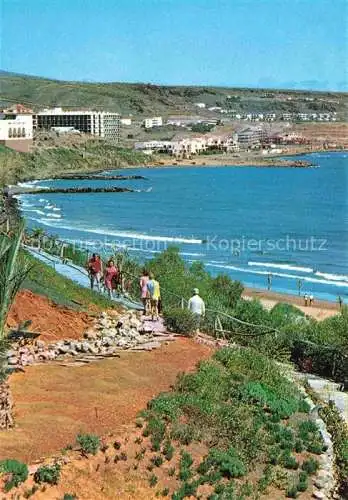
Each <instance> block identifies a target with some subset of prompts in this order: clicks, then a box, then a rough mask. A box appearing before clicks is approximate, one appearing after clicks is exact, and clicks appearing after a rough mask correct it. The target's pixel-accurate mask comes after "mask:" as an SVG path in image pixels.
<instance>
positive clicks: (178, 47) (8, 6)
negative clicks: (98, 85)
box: [0, 0, 348, 90]
mask: <svg viewBox="0 0 348 500" xmlns="http://www.w3.org/2000/svg"><path fill="white" fill-rule="evenodd" d="M0 3H1V2H0ZM1 21H2V34H1V42H2V44H1V53H0V56H1V60H0V66H1V68H2V69H4V70H7V71H15V72H19V73H27V74H33V75H39V76H47V77H52V78H59V79H65V80H85V81H86V80H87V81H132V82H134V81H138V82H139V81H141V82H152V83H162V84H207V85H208V84H209V85H229V86H255V87H257V86H263V87H282V88H312V89H331V90H346V89H347V83H346V82H345V80H347V78H346V76H347V64H346V60H347V56H348V51H347V26H346V23H347V1H346V0H93V1H92V0H2V12H1Z"/></svg>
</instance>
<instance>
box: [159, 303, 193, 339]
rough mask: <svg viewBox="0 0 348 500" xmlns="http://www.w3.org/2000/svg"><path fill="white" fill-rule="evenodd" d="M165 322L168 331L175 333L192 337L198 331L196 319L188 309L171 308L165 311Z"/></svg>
mask: <svg viewBox="0 0 348 500" xmlns="http://www.w3.org/2000/svg"><path fill="white" fill-rule="evenodd" d="M164 320H165V323H166V325H167V327H168V329H169V330H170V331H172V332H175V333H182V334H183V335H187V336H190V335H193V334H194V332H195V330H196V329H197V322H196V318H195V317H194V315H193V314H192V313H191V311H189V310H188V309H181V308H180V307H171V308H170V309H167V310H164Z"/></svg>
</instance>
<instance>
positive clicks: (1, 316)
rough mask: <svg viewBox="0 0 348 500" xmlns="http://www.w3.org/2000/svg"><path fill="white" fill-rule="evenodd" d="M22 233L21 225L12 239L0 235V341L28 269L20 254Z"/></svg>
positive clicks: (22, 227) (22, 226)
mask: <svg viewBox="0 0 348 500" xmlns="http://www.w3.org/2000/svg"><path fill="white" fill-rule="evenodd" d="M23 232H24V225H23V224H21V225H20V226H19V227H18V229H17V230H16V232H15V234H14V235H13V236H12V237H8V236H6V235H0V341H1V340H3V339H4V336H5V324H6V319H7V315H8V312H9V309H10V307H11V304H12V302H13V300H14V298H15V296H16V294H17V292H18V290H19V288H20V286H21V284H22V283H23V281H24V279H25V277H26V276H27V274H28V272H29V270H30V268H29V265H28V263H27V261H26V259H25V257H24V256H22V255H21V254H20V245H21V240H22V236H23Z"/></svg>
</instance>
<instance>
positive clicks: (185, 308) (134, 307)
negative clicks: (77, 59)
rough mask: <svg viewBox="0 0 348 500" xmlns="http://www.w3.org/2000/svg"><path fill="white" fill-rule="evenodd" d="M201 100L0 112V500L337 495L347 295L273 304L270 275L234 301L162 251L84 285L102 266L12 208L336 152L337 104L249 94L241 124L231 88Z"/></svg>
mask: <svg viewBox="0 0 348 500" xmlns="http://www.w3.org/2000/svg"><path fill="white" fill-rule="evenodd" d="M72 85H73V84H72ZM63 87H64V86H63ZM69 89H70V87H69ZM144 89H145V90H146V92H147V91H149V86H147V85H144ZM150 90H153V89H152V88H151V86H150ZM156 90H157V91H158V88H156ZM69 92H72V95H73V91H70V90H69ZM165 92H169V91H168V89H166V88H164V89H161V90H160V95H161V96H162V94H163V93H165ZM180 92H181V90H180ZM191 92H192V93H194V91H193V90H192V89H191ZM250 93H251V94H253V92H251V91H250ZM206 94H207V95H208V96H210V97H209V98H207V99H206V101H201V100H198V101H197V100H196V96H193V97H192V98H190V101H189V102H187V101H185V103H184V104H182V105H181V106H177V108H176V109H173V107H171V108H169V107H168V110H167V112H166V113H162V114H159V113H157V111H158V109H154V110H153V113H150V112H149V111H151V110H149V109H147V110H146V112H139V113H136V112H134V110H132V111H133V112H130V111H131V110H128V112H126V111H122V110H121V109H117V107H118V105H119V104H118V103H122V100H120V101H118V102H117V103H116V104H115V105H114V106H112V105H110V104H109V105H107V104H105V105H100V104H98V105H97V104H95V105H94V104H93V103H92V104H91V103H89V105H88V106H87V105H81V104H80V103H79V102H78V99H77V98H76V101H77V102H76V104H74V105H71V103H67V102H64V100H63V101H62V103H61V104H60V103H57V104H54V103H51V102H48V103H47V105H43V104H42V103H39V102H35V98H33V97H32V98H31V99H29V98H28V99H29V100H26V99H25V96H22V98H21V99H20V98H18V99H9V96H8V95H7V96H5V97H6V98H3V101H1V103H2V104H1V107H2V111H1V113H0V161H1V164H0V173H1V176H0V186H1V189H2V196H1V199H0V298H1V308H0V320H1V322H0V490H1V493H0V498H1V499H2V498H4V499H7V498H8V499H11V500H14V499H16V500H17V499H20V500H21V499H24V498H33V499H34V500H35V499H37V500H45V499H48V500H97V499H98V500H99V499H101V500H110V499H111V500H113V499H116V498H121V499H127V500H128V499H134V500H145V499H146V500H147V499H150V500H151V499H153V500H155V499H156V498H159V497H161V498H171V499H172V500H183V499H185V498H188V499H194V498H201V499H206V500H208V499H209V500H244V499H248V498H250V499H260V500H267V499H270V500H280V499H286V498H299V499H300V500H309V499H311V498H314V499H317V500H330V499H335V500H343V499H346V498H348V395H347V389H348V343H347V332H348V313H347V306H346V305H345V303H344V300H343V299H342V297H339V300H338V301H337V302H329V301H323V300H319V299H317V297H315V299H313V297H312V296H310V298H308V297H307V294H305V295H304V296H302V295H301V289H300V286H299V294H298V295H286V294H283V293H277V292H276V291H275V290H273V289H272V273H270V272H269V273H268V274H267V279H268V290H261V289H249V288H245V287H244V286H243V284H242V283H240V282H239V281H235V280H232V279H231V278H230V277H229V276H227V275H217V276H214V275H212V274H210V273H209V272H207V270H206V269H203V268H202V267H201V266H200V264H199V263H197V262H196V263H192V262H191V263H190V262H187V261H185V260H183V258H182V256H181V254H180V252H179V250H178V249H176V248H172V247H170V248H168V249H167V250H165V251H163V252H157V253H154V256H153V258H151V259H148V260H146V261H145V263H144V262H142V261H140V260H137V259H135V258H132V257H131V256H130V255H129V254H128V253H127V249H122V248H121V249H118V248H107V252H108V258H107V260H106V258H105V255H103V256H102V259H101V260H100V264H99V266H100V267H98V269H96V272H95V273H94V268H93V265H94V264H95V262H96V259H97V257H98V255H94V254H92V253H91V252H89V251H86V252H85V251H84V252H82V251H80V250H76V248H75V247H74V246H73V245H72V244H71V242H70V241H69V240H68V239H67V240H63V239H62V240H60V239H59V237H58V236H55V235H52V234H50V233H49V232H48V231H47V232H46V231H45V230H44V229H43V228H41V227H38V228H32V229H24V225H23V215H21V213H20V207H21V201H20V199H19V200H18V196H20V195H21V194H23V193H25V194H26V195H27V196H31V194H34V195H35V193H36V194H39V195H40V196H45V195H47V194H50V193H55V194H58V193H59V194H61V195H63V196H66V195H67V196H75V195H76V196H80V195H79V194H77V193H85V194H87V195H88V196H90V195H91V196H92V195H93V194H92V193H100V195H101V196H104V194H105V193H107V192H108V193H112V196H114V194H113V193H115V197H116V199H117V197H118V196H124V195H123V193H126V192H131V193H134V195H135V196H138V194H137V193H139V189H133V188H132V187H127V188H124V187H122V186H120V185H117V186H114V185H112V186H111V187H110V186H107V187H96V188H92V187H90V185H89V184H88V183H89V182H90V183H91V184H92V182H93V181H98V182H102V181H107V182H108V183H110V182H112V184H113V182H114V181H117V182H121V181H124V180H127V181H128V182H129V183H130V185H131V183H132V182H133V181H137V180H144V181H146V177H145V175H146V170H145V169H144V176H142V175H138V174H137V175H127V172H126V170H125V171H124V173H123V172H122V173H120V172H117V175H110V174H109V173H108V172H105V171H106V170H114V169H115V168H127V167H134V166H139V167H147V168H149V167H159V168H161V167H162V166H167V165H169V166H175V167H178V168H181V167H182V168H183V170H184V167H185V166H200V165H207V166H210V165H213V166H222V167H223V166H227V165H236V166H238V165H241V166H243V165H245V166H248V165H257V166H260V167H262V166H267V167H274V168H277V167H284V166H289V167H300V168H302V167H310V166H311V165H313V163H315V162H313V163H312V160H310V161H307V160H306V161H304V160H298V159H296V158H295V159H290V160H288V159H287V156H291V155H296V154H301V153H312V152H323V151H324V152H325V153H326V152H329V153H331V152H337V151H338V152H341V153H344V152H345V151H346V150H347V149H348V142H347V123H346V122H345V114H344V112H343V111H342V109H343V107H344V106H343V105H342V102H343V101H344V100H345V96H340V95H339V94H335V95H330V94H328V95H327V94H326V93H325V94H321V93H313V95H312V94H311V93H306V94H305V95H301V93H298V94H297V93H291V94H290V93H288V94H287V93H285V91H284V93H283V92H281V91H279V92H278V93H276V92H272V91H263V90H260V91H259V92H258V97H257V99H258V100H259V101H260V102H264V100H267V102H268V107H270V106H271V107H272V106H274V110H272V109H273V108H272V109H271V110H269V111H262V110H260V111H259V110H256V111H254V108H253V107H251V106H250V109H244V110H243V112H242V111H241V110H240V109H239V108H240V106H239V107H238V103H239V100H240V96H239V95H237V94H236V95H235V94H234V93H233V90H232V89H231V91H229V92H228V93H227V91H226V92H225V94H224V97H223V98H221V99H220V100H217V98H216V96H215V94H213V91H211V94H209V92H206ZM161 98H162V97H161ZM340 99H342V102H341V101H340ZM212 100H215V102H212ZM57 101H58V100H57ZM220 101H221V102H220ZM257 102H258V101H257ZM294 103H295V104H294ZM45 104H46V103H45ZM120 106H121V104H120ZM279 108H285V109H283V110H282V109H279ZM289 108H290V109H292V108H294V111H292V112H290V111H289ZM302 108H303V109H302ZM314 171H315V170H313V172H314ZM185 173H186V172H183V175H185ZM258 173H260V172H258ZM267 173H268V172H267ZM277 173H278V172H277ZM299 173H300V174H302V173H307V172H299ZM43 178H46V179H54V178H55V179H59V180H62V181H64V180H65V181H70V180H73V181H75V182H76V183H77V184H79V181H81V186H79V185H78V186H77V187H73V188H72V187H68V188H64V187H58V188H52V187H51V186H48V187H45V188H43V187H40V185H39V186H36V182H37V181H39V180H41V179H43ZM28 181H31V183H30V184H29V187H28V185H27V187H25V186H24V187H23V185H18V183H19V184H21V183H23V182H24V183H25V182H28ZM82 181H83V182H82ZM134 199H135V198H134ZM43 201H45V200H43ZM164 201H165V200H164ZM52 207H53V205H52ZM31 208H33V207H31ZM53 209H56V210H59V208H57V207H53V208H52V210H53ZM34 210H36V208H34ZM87 210H88V207H86V211H87ZM115 213H116V209H115ZM55 215H56V216H57V214H55ZM58 217H59V216H58ZM202 245H203V242H202ZM93 251H94V250H93ZM95 251H96V250H95ZM111 253H113V255H111ZM98 258H99V257H98ZM145 265H146V267H147V269H144V266H145ZM105 268H106V269H110V268H111V269H113V270H115V269H117V272H116V271H115V272H116V274H117V275H118V276H120V278H119V279H118V281H117V283H116V282H114V281H112V278H110V279H108V278H107V274H105V275H104V272H103V271H102V269H105ZM92 271H93V272H92ZM110 272H111V271H110ZM113 272H114V271H113ZM97 274H99V276H96V275H97ZM144 280H145V281H144ZM157 280H158V281H157ZM150 281H152V282H153V281H155V282H156V283H157V285H156V287H157V288H156V293H157V298H156V299H154V291H151V294H153V295H151V296H150V295H149V293H150V290H151V287H148V283H149V282H150ZM299 281H301V280H299ZM144 282H145V292H144ZM302 284H303V283H301V286H302ZM153 286H154V289H153V290H155V285H153ZM203 299H204V300H203ZM308 300H309V301H308ZM313 300H314V303H313ZM154 303H155V305H154ZM192 304H193V306H192ZM197 304H198V305H199V307H198V306H197ZM202 304H203V305H202ZM159 305H160V306H161V307H159ZM197 307H198V308H197ZM197 311H198V312H197ZM197 315H198V316H197Z"/></svg>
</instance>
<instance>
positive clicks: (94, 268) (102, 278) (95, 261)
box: [87, 253, 123, 298]
mask: <svg viewBox="0 0 348 500" xmlns="http://www.w3.org/2000/svg"><path fill="white" fill-rule="evenodd" d="M87 271H88V275H89V279H90V283H91V289H92V290H93V289H94V286H95V285H96V288H97V290H98V291H99V292H100V291H101V286H102V284H103V286H104V289H105V290H106V291H107V293H108V295H109V297H110V298H112V297H113V295H114V293H120V292H122V290H123V277H122V273H121V271H120V270H119V268H118V267H117V265H115V262H114V260H113V259H112V258H110V259H109V260H108V262H107V264H106V266H105V268H104V266H103V261H102V260H101V258H100V255H97V254H95V253H94V254H93V255H92V257H91V258H90V259H89V261H88V264H87Z"/></svg>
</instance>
